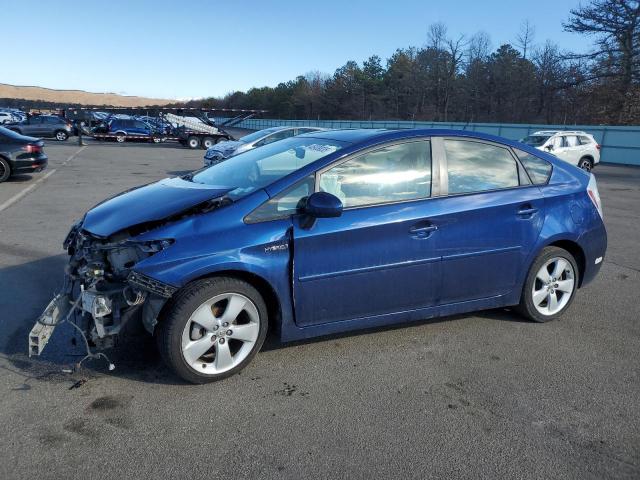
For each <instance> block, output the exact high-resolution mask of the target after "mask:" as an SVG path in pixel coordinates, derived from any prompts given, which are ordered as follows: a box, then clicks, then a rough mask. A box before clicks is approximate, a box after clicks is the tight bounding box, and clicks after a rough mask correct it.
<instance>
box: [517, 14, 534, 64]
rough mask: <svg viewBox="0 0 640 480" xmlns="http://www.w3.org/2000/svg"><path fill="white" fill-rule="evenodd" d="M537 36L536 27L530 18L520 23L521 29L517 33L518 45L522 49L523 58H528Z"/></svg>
mask: <svg viewBox="0 0 640 480" xmlns="http://www.w3.org/2000/svg"><path fill="white" fill-rule="evenodd" d="M535 36H536V28H535V27H534V26H533V25H531V22H529V20H525V21H524V22H522V23H521V24H520V31H519V32H518V34H517V35H516V47H518V48H519V49H520V50H521V51H522V58H524V59H526V58H527V52H529V51H531V50H532V47H533V40H534V39H535Z"/></svg>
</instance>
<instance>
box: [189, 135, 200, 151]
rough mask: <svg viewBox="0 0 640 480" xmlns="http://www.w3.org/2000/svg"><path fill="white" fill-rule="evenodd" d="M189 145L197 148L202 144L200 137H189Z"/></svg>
mask: <svg viewBox="0 0 640 480" xmlns="http://www.w3.org/2000/svg"><path fill="white" fill-rule="evenodd" d="M187 146H188V147H189V148H191V149H196V148H198V147H199V146H200V139H199V138H198V137H189V138H187Z"/></svg>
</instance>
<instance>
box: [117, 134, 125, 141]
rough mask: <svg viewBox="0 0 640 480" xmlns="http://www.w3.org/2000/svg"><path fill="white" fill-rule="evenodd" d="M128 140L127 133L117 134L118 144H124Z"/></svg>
mask: <svg viewBox="0 0 640 480" xmlns="http://www.w3.org/2000/svg"><path fill="white" fill-rule="evenodd" d="M126 139H127V134H126V133H116V142H118V143H124V142H125V140H126Z"/></svg>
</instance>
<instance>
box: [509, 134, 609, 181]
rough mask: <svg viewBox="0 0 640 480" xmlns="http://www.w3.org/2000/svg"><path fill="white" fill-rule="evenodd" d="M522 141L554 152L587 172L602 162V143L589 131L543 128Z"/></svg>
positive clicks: (561, 158) (539, 148)
mask: <svg viewBox="0 0 640 480" xmlns="http://www.w3.org/2000/svg"><path fill="white" fill-rule="evenodd" d="M521 142H523V143H526V144H527V145H531V146H532V147H535V148H537V149H538V150H543V151H547V152H549V153H552V154H554V155H555V156H556V157H558V158H559V159H560V160H564V161H565V162H568V163H570V164H572V165H577V166H578V167H580V168H582V169H583V170H586V171H587V172H590V171H591V169H593V167H595V166H596V165H597V164H598V163H600V145H599V144H598V142H596V139H595V138H593V135H590V134H588V133H587V132H583V131H560V130H542V131H540V132H534V133H532V134H531V135H529V136H527V137H525V138H523V139H522V140H521Z"/></svg>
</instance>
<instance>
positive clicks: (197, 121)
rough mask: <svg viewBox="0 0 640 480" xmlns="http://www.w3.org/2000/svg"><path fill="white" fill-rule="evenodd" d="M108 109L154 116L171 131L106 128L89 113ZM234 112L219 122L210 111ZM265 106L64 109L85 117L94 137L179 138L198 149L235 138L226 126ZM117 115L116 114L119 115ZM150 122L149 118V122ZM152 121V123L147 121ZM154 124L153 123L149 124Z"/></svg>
mask: <svg viewBox="0 0 640 480" xmlns="http://www.w3.org/2000/svg"><path fill="white" fill-rule="evenodd" d="M92 111H93V112H98V111H99V112H108V113H111V114H113V115H116V114H127V115H128V116H132V117H134V118H135V116H141V115H144V116H146V117H155V118H157V119H158V120H159V121H160V122H161V123H162V124H163V125H170V126H171V128H170V129H169V131H168V132H167V131H157V130H154V129H153V128H151V129H150V130H149V133H133V132H130V131H126V129H120V130H118V129H116V130H114V131H104V129H105V125H106V123H107V122H108V120H105V121H103V122H102V123H99V124H97V125H96V122H95V120H92V119H91V118H90V117H91V115H90V113H91V112H92ZM214 112H215V113H222V114H225V113H233V114H235V116H234V117H232V118H229V119H227V120H225V121H224V122H222V123H220V124H216V123H215V122H214V121H212V120H211V119H210V118H209V116H208V115H207V114H208V113H214ZM264 112H266V110H251V109H213V108H193V107H183V108H169V107H152V108H142V107H121V108H99V107H96V108H87V107H82V108H75V109H70V110H68V111H66V112H65V116H66V117H67V118H73V119H75V120H76V121H84V122H85V125H86V126H87V127H88V128H87V127H85V128H84V129H83V134H84V135H87V136H89V137H92V138H94V139H95V140H115V141H116V142H119V143H123V142H125V141H127V140H134V141H146V142H153V143H161V142H165V141H177V142H179V143H180V144H181V145H184V146H186V147H189V148H192V149H195V148H203V149H207V148H209V147H211V146H212V145H214V144H216V143H218V142H222V141H225V140H235V138H234V137H233V135H231V134H230V133H229V132H228V131H226V130H225V127H226V128H228V127H232V126H234V125H237V124H238V123H240V122H242V121H243V120H246V119H249V118H252V117H255V116H256V115H258V114H261V113H264ZM117 118H118V117H115V116H114V117H113V119H117ZM147 124H148V122H147ZM148 125H149V124H148ZM149 126H150V127H152V125H149Z"/></svg>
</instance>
